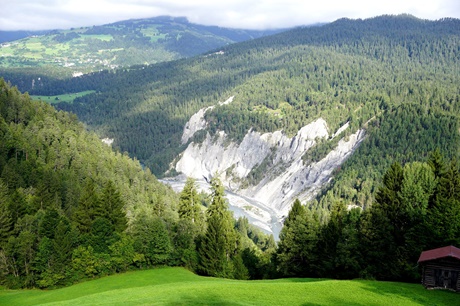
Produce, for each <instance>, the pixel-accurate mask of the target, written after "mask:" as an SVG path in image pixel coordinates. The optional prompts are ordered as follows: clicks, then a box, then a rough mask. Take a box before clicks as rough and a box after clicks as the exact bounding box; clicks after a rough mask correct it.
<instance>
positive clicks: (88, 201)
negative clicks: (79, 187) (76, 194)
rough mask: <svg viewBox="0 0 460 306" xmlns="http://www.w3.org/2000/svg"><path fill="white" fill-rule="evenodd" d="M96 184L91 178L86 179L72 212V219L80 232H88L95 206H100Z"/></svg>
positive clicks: (94, 214)
mask: <svg viewBox="0 0 460 306" xmlns="http://www.w3.org/2000/svg"><path fill="white" fill-rule="evenodd" d="M99 203H100V202H99V197H98V195H97V192H96V185H95V183H94V182H93V180H92V179H90V178H88V179H86V184H85V187H84V189H83V191H82V194H81V196H80V199H79V201H78V206H77V209H76V210H75V212H74V215H73V220H74V221H75V222H76V224H77V228H78V229H79V230H80V232H82V233H89V232H90V231H91V226H92V224H93V221H94V219H95V216H96V208H97V207H99V206H100V204H99Z"/></svg>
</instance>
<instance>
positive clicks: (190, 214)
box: [178, 177, 204, 228]
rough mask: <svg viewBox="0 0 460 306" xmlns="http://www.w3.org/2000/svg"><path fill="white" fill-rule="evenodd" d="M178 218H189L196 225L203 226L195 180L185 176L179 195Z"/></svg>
mask: <svg viewBox="0 0 460 306" xmlns="http://www.w3.org/2000/svg"><path fill="white" fill-rule="evenodd" d="M178 213H179V218H181V219H185V220H190V221H191V222H193V223H194V224H196V225H197V226H198V227H200V228H201V227H202V226H203V222H204V220H203V215H202V213H201V201H200V197H199V195H198V192H197V189H196V184H195V180H194V179H193V178H191V177H189V178H187V181H186V182H185V186H184V189H183V190H182V191H181V193H180V196H179V208H178Z"/></svg>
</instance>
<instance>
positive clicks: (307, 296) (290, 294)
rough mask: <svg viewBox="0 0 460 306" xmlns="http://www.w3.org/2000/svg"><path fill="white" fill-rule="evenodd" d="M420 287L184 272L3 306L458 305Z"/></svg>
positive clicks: (50, 293)
mask: <svg viewBox="0 0 460 306" xmlns="http://www.w3.org/2000/svg"><path fill="white" fill-rule="evenodd" d="M459 302H460V295H459V294H458V293H453V292H449V291H437V290H425V289H424V288H423V287H422V286H421V285H419V284H405V283H392V282H378V281H364V280H351V281H339V280H329V279H299V278H295V279H279V280H263V281H237V280H226V279H218V278H211V277H201V276H197V275H195V274H193V273H191V272H189V271H187V270H185V269H183V268H161V269H154V270H144V271H136V272H128V273H124V274H118V275H112V276H108V277H104V278H101V279H97V280H92V281H86V282H83V283H80V284H76V285H73V286H70V287H66V288H62V289H56V290H46V291H41V290H5V289H1V288H0V305H10V306H14V305H21V306H26V305H124V306H127V305H459Z"/></svg>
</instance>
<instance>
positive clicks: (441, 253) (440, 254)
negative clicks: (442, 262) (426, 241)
mask: <svg viewBox="0 0 460 306" xmlns="http://www.w3.org/2000/svg"><path fill="white" fill-rule="evenodd" d="M444 257H453V258H456V259H459V260H460V249H459V248H456V247H454V246H452V245H450V246H446V247H443V248H438V249H433V250H428V251H423V252H422V254H420V258H419V259H418V262H424V261H428V260H433V259H439V258H444Z"/></svg>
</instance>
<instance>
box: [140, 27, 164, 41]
mask: <svg viewBox="0 0 460 306" xmlns="http://www.w3.org/2000/svg"><path fill="white" fill-rule="evenodd" d="M140 32H141V33H142V35H144V36H146V37H149V38H150V41H151V42H156V41H157V40H158V39H160V38H166V34H164V33H163V34H162V33H160V32H159V31H158V30H157V28H156V27H153V26H151V27H148V28H142V29H141V30H140Z"/></svg>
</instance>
